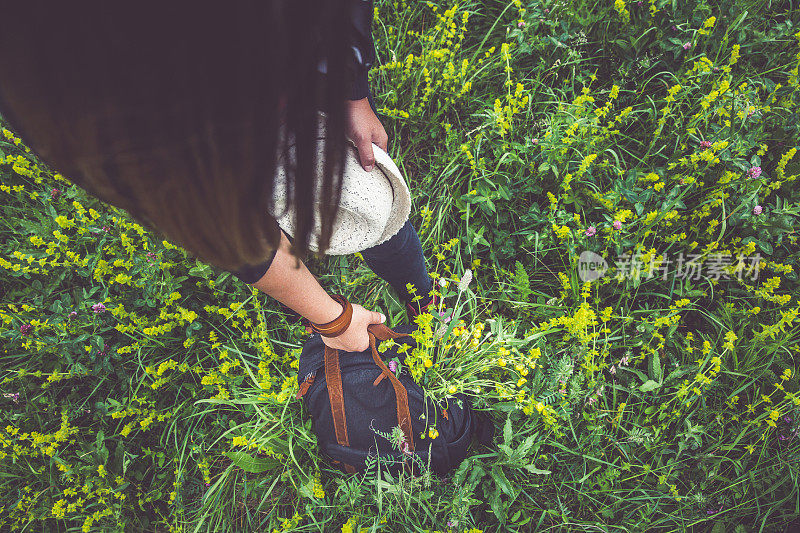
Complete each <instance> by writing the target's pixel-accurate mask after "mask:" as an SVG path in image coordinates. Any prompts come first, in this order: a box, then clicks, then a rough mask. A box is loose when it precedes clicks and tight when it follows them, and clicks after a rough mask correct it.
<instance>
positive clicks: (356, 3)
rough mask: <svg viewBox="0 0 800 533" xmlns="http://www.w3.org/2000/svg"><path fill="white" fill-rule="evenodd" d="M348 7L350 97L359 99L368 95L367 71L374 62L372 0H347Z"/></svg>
mask: <svg viewBox="0 0 800 533" xmlns="http://www.w3.org/2000/svg"><path fill="white" fill-rule="evenodd" d="M348 2H349V9H350V23H351V25H350V28H349V29H350V32H351V45H350V46H351V50H352V52H353V67H354V76H355V77H354V79H353V80H352V85H351V91H350V99H351V100H361V99H362V98H366V97H367V96H368V95H369V84H368V82H367V73H368V72H369V69H370V67H372V65H373V63H375V44H374V43H373V41H372V31H371V26H372V14H373V6H372V0H348Z"/></svg>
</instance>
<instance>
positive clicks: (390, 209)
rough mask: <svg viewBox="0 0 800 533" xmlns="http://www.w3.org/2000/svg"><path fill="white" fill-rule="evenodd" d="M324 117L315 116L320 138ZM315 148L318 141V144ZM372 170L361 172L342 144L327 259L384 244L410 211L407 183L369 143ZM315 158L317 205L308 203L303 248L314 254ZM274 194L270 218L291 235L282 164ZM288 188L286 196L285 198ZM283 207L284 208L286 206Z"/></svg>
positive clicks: (353, 150)
mask: <svg viewBox="0 0 800 533" xmlns="http://www.w3.org/2000/svg"><path fill="white" fill-rule="evenodd" d="M324 132H325V128H324V115H323V114H322V113H320V137H319V138H320V139H321V140H324ZM319 144H320V148H322V147H323V145H324V142H323V143H319ZM372 153H373V154H374V156H375V166H374V167H373V169H372V171H371V172H367V171H366V170H364V168H363V167H362V166H361V163H360V162H359V160H358V152H357V150H356V148H355V146H354V145H352V144H350V143H348V144H347V146H346V149H345V160H344V173H343V176H342V195H341V199H340V201H339V211H338V213H337V215H336V219H335V220H334V227H333V232H332V234H331V241H330V246H329V247H328V249H327V250H326V251H325V253H326V254H328V255H346V254H352V253H354V252H360V251H361V250H366V249H367V248H371V247H372V246H376V245H378V244H381V243H384V242H386V241H388V240H389V239H390V238H391V237H393V236H394V235H396V234H397V232H398V231H400V228H402V227H403V225H404V224H405V222H406V220H408V215H409V214H410V212H411V194H410V193H409V190H408V185H407V184H406V181H405V179H404V178H403V176H402V174H401V173H400V170H399V169H398V168H397V165H395V164H394V161H392V158H391V157H389V155H388V154H387V153H386V152H384V151H383V150H382V149H380V148H379V147H378V146H376V145H375V144H373V145H372ZM289 157H290V159H292V158H294V147H293V146H290V147H289ZM322 159H323V158H322V157H317V169H316V176H317V177H318V179H317V190H316V198H317V201H316V202H315V204H314V229H313V231H312V232H311V236H310V242H309V248H310V249H311V250H313V251H315V252H316V251H319V248H318V241H319V235H320V231H321V224H320V202H319V200H318V199H319V197H320V194H321V188H322V187H321V180H320V179H319V177H320V176H322V173H323V168H324V161H323V160H322ZM274 190H275V195H274V202H275V203H274V211H272V214H273V216H275V218H276V219H277V221H278V225H279V226H280V227H281V229H282V230H283V231H285V232H286V234H287V235H290V236H294V209H293V207H292V205H291V202H290V201H289V202H287V194H286V192H287V191H286V171H285V168H284V164H283V162H282V161H278V169H277V173H276V176H275V187H274ZM291 193H292V191H291V188H290V190H289V194H291ZM287 204H289V205H288V206H287Z"/></svg>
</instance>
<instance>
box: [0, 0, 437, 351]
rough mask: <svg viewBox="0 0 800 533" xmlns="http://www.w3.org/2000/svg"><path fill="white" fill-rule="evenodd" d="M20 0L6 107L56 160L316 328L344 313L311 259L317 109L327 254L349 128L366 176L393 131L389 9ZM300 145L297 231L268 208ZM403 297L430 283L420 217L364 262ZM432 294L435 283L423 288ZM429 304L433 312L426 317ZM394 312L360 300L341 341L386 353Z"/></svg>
mask: <svg viewBox="0 0 800 533" xmlns="http://www.w3.org/2000/svg"><path fill="white" fill-rule="evenodd" d="M180 4H181V3H174V2H166V3H164V2H159V3H155V2H153V3H150V2H136V3H135V4H116V3H107V2H88V3H87V2H77V3H65V2H57V3H45V2H41V3H38V2H16V3H14V5H9V6H6V7H5V8H4V12H3V18H2V22H0V114H2V115H3V117H4V118H5V119H6V120H7V121H8V122H9V123H10V125H11V126H12V128H13V129H15V130H16V131H17V133H18V134H19V135H20V136H21V137H22V139H23V140H24V141H25V143H26V144H27V145H28V146H29V147H30V148H31V150H33V151H34V152H35V153H36V154H37V155H38V156H39V157H40V158H41V159H42V160H43V161H44V162H46V163H48V164H49V165H50V166H52V167H53V168H54V169H56V170H58V171H59V172H61V173H62V174H63V175H64V176H66V177H68V178H69V179H71V180H72V181H74V182H75V183H76V184H78V185H79V186H81V187H83V188H85V189H86V190H87V191H89V192H90V193H92V194H94V195H95V196H97V197H98V198H100V199H102V200H103V201H106V202H108V203H110V204H113V205H116V206H117V207H120V208H122V209H125V210H127V211H128V212H129V213H130V214H131V215H132V216H133V217H134V218H136V219H137V220H139V221H140V222H141V223H142V224H144V225H146V226H148V227H149V228H150V229H151V230H155V231H157V232H158V233H161V234H162V235H163V236H165V237H166V238H167V239H169V240H171V241H172V242H175V243H176V244H179V245H180V246H182V247H183V248H185V249H186V250H187V251H189V252H190V253H192V254H194V255H195V256H197V257H198V258H200V259H202V260H204V261H207V262H208V263H211V264H213V265H215V266H218V267H220V268H223V269H226V270H230V271H233V272H234V273H235V274H236V275H237V276H238V277H240V279H242V280H244V281H246V282H248V283H251V284H253V286H255V287H257V288H258V289H260V290H261V291H263V292H265V293H267V294H268V295H270V296H272V297H273V298H275V299H277V300H278V301H280V302H281V303H283V304H284V305H286V306H288V307H289V308H291V309H293V310H294V311H295V312H297V313H298V314H300V315H302V316H303V317H305V318H307V319H308V320H309V321H311V322H312V323H314V324H324V323H328V322H331V321H333V320H335V319H337V317H340V316H341V315H342V313H343V305H342V304H341V303H340V302H338V301H336V300H334V299H333V298H331V297H330V296H329V295H328V294H327V293H326V292H325V290H324V289H323V288H322V287H321V286H320V285H319V283H318V282H317V281H316V279H315V278H314V276H312V275H311V274H310V273H309V271H308V270H307V268H306V267H305V266H304V265H303V264H302V262H300V261H298V258H301V257H303V256H304V255H305V254H306V253H307V251H308V246H309V237H310V233H311V229H312V228H313V212H312V208H311V205H312V204H311V198H312V194H311V193H312V184H313V183H314V179H315V178H314V169H315V164H314V158H315V157H316V151H317V145H316V141H315V133H316V127H317V110H318V109H324V110H325V111H326V113H327V117H328V122H327V124H328V132H329V137H328V142H327V143H326V146H325V153H324V154H323V157H324V162H325V171H324V176H322V186H323V189H322V198H323V202H324V204H323V206H322V209H321V215H322V234H321V235H320V249H321V250H324V249H326V248H327V245H328V243H329V240H330V236H331V226H332V221H333V219H334V216H335V213H336V208H337V205H338V201H339V195H340V191H341V173H342V161H343V151H344V146H345V135H347V136H349V137H350V138H351V139H353V140H354V141H355V143H356V146H357V148H358V151H359V158H360V161H361V163H362V165H363V166H364V168H365V169H366V170H371V168H370V167H371V166H372V165H373V164H374V163H373V156H372V149H371V142H375V143H376V144H377V145H378V146H381V147H382V148H384V149H385V148H386V142H387V139H386V133H385V131H384V129H383V126H382V125H381V123H380V121H379V120H378V118H377V116H376V115H375V110H374V104H372V102H371V99H370V98H369V94H368V89H367V85H366V71H367V69H368V68H369V66H370V65H371V62H372V60H373V59H374V50H373V47H372V40H371V37H370V32H369V23H370V21H371V19H372V3H371V2H368V1H362V0H338V1H329V2H309V1H306V0H274V1H270V2H263V1H252V2H233V3H231V4H225V7H224V9H223V8H222V7H220V6H221V5H222V4H217V3H209V4H208V5H204V3H202V2H201V3H197V2H192V3H191V4H189V3H187V4H186V5H180ZM282 127H283V128H285V131H286V133H288V134H289V135H291V136H293V137H294V138H295V139H296V144H295V149H296V153H297V166H296V169H295V170H294V172H290V173H289V179H290V180H292V181H293V185H294V190H295V191H296V199H297V202H296V205H295V212H296V221H295V229H296V231H295V234H294V236H293V240H292V242H291V243H290V242H289V240H288V239H287V237H286V235H284V234H283V232H282V231H281V230H280V228H279V227H278V225H277V223H276V221H275V219H274V218H273V217H271V216H270V215H269V213H268V211H269V207H270V202H271V198H272V192H273V176H274V174H275V167H276V159H277V154H279V153H280V151H281V150H284V149H285V147H284V146H283V145H281V144H280V141H279V139H280V138H281V137H280V136H279V134H278V133H279V130H280V129H281V128H282ZM362 254H363V256H364V258H365V259H366V261H367V263H368V264H369V265H370V267H371V268H373V269H374V270H375V272H376V273H377V274H378V275H380V276H381V277H383V278H384V279H386V280H387V281H389V282H390V284H391V285H392V286H393V287H394V288H395V289H396V290H397V291H398V294H400V296H401V298H404V299H405V300H409V299H410V295H409V294H408V293H407V292H406V291H405V286H406V283H409V282H410V283H413V284H414V285H415V287H417V289H418V294H423V295H426V294H428V291H429V290H430V278H429V277H428V275H427V272H426V270H425V263H424V259H423V257H422V251H421V246H420V244H419V238H418V237H417V234H416V232H415V231H414V230H413V228H412V227H411V226H410V224H408V223H406V225H405V227H404V228H403V230H401V232H400V233H398V234H397V235H396V236H395V237H393V238H392V239H390V240H389V241H387V242H386V243H384V244H382V245H379V246H377V247H375V248H372V249H369V250H365V251H364V252H362ZM420 289H421V290H420ZM410 312H412V313H414V312H419V308H410ZM384 319H385V318H384V317H383V316H381V315H380V314H379V313H376V312H372V311H368V310H366V309H364V308H363V307H361V306H359V305H357V304H353V306H352V318H351V320H350V323H349V326H347V327H346V329H345V330H344V332H343V333H342V334H341V335H339V336H337V337H326V338H324V342H325V343H326V344H327V345H329V346H331V347H332V348H336V349H343V350H346V351H361V350H364V349H366V348H367V347H368V346H369V343H368V337H367V332H366V328H367V326H368V325H369V324H371V323H377V322H381V321H383V320H384Z"/></svg>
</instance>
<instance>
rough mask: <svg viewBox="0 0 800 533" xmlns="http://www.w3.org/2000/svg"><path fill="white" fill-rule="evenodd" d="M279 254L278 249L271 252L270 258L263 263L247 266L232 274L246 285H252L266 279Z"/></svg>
mask: <svg viewBox="0 0 800 533" xmlns="http://www.w3.org/2000/svg"><path fill="white" fill-rule="evenodd" d="M277 252H278V250H277V249H276V250H273V251H272V252H270V254H269V257H268V258H267V260H266V261H264V262H263V263H259V264H257V265H245V266H243V267H242V268H240V269H239V270H232V271H231V274H233V275H234V276H236V277H237V278H239V279H240V280H242V281H244V282H245V283H249V284H250V285H252V284H253V283H255V282H257V281H258V280H260V279H261V278H263V277H264V274H266V273H267V270H269V267H270V266H271V265H272V260H273V259H275V254H276V253H277Z"/></svg>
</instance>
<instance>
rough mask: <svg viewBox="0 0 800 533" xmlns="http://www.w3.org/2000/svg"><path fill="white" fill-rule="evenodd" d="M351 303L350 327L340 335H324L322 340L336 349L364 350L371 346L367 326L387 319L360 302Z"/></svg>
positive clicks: (346, 350) (348, 350)
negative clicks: (359, 303)
mask: <svg viewBox="0 0 800 533" xmlns="http://www.w3.org/2000/svg"><path fill="white" fill-rule="evenodd" d="M351 305H352V306H353V318H352V319H351V320H350V327H348V328H347V329H346V330H345V332H344V333H342V334H341V335H339V336H338V337H322V342H324V343H325V344H326V345H328V346H330V347H331V348H333V349H335V350H344V351H345V352H363V351H364V350H366V349H367V348H369V335H368V334H367V326H369V325H370V324H382V323H383V322H385V321H386V317H385V316H383V314H381V313H378V312H376V311H368V310H367V309H364V308H363V307H361V306H360V305H358V304H351Z"/></svg>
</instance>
